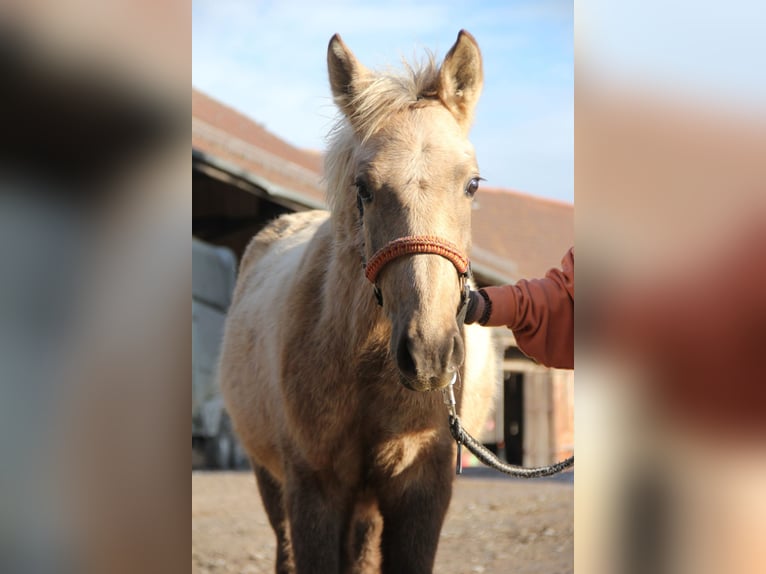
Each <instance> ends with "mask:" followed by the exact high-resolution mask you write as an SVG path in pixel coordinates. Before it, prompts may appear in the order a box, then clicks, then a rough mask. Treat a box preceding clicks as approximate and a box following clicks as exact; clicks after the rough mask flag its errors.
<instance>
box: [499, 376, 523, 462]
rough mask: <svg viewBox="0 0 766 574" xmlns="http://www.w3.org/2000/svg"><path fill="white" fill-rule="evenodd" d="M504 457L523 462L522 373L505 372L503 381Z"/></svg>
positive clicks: (508, 459)
mask: <svg viewBox="0 0 766 574" xmlns="http://www.w3.org/2000/svg"><path fill="white" fill-rule="evenodd" d="M503 414H504V416H503V419H504V420H503V425H504V432H503V435H504V438H505V458H506V460H507V461H508V462H510V463H511V464H523V463H524V373H507V374H506V376H505V380H504V381H503Z"/></svg>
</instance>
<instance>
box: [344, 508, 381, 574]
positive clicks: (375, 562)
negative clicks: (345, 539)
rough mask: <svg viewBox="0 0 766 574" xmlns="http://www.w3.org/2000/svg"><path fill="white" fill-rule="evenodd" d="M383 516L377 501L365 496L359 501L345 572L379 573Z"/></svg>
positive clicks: (352, 527)
mask: <svg viewBox="0 0 766 574" xmlns="http://www.w3.org/2000/svg"><path fill="white" fill-rule="evenodd" d="M382 531H383V518H382V517H381V515H380V511H379V510H378V504H377V501H376V500H374V499H373V498H365V499H363V500H360V501H358V502H357V506H356V509H355V512H354V516H353V519H352V521H351V527H350V531H349V543H348V553H349V556H348V559H347V560H348V562H347V564H346V567H345V568H344V572H349V573H350V574H377V573H379V572H380V535H381V533H382Z"/></svg>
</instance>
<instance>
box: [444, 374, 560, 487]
mask: <svg viewBox="0 0 766 574" xmlns="http://www.w3.org/2000/svg"><path fill="white" fill-rule="evenodd" d="M456 380H457V372H455V374H454V375H452V380H451V381H450V384H449V385H448V386H447V387H445V388H444V389H442V395H443V396H444V403H445V404H446V405H447V411H448V412H449V431H450V434H451V435H452V438H454V439H455V442H456V443H457V462H456V464H455V474H463V457H462V455H463V450H462V449H463V444H465V446H466V448H467V449H468V450H469V451H470V452H471V453H473V454H474V455H475V456H476V458H478V459H479V460H480V461H481V462H482V463H484V464H485V465H487V466H488V467H490V468H494V469H495V470H498V471H500V472H503V473H505V474H509V475H511V476H516V477H519V478H540V477H543V476H553V475H554V474H558V473H559V472H561V471H562V470H565V469H567V468H569V467H571V466H573V465H574V456H570V457H569V458H567V459H565V460H562V461H559V462H556V463H554V464H551V465H548V466H532V467H525V466H518V465H515V464H508V463H507V462H503V461H502V460H500V459H499V458H497V457H496V456H495V455H494V454H493V453H492V451H490V450H489V449H488V448H486V447H485V446H484V445H483V444H481V443H480V442H479V441H477V440H476V439H475V438H473V437H472V436H471V435H470V434H468V432H467V431H466V430H465V429H464V428H463V426H462V425H461V424H460V417H458V415H457V403H456V401H455V381H456Z"/></svg>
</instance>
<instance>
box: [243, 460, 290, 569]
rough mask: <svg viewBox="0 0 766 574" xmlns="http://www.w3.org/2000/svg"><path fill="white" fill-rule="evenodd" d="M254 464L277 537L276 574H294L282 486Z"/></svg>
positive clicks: (264, 505)
mask: <svg viewBox="0 0 766 574" xmlns="http://www.w3.org/2000/svg"><path fill="white" fill-rule="evenodd" d="M252 464H253V470H254V471H255V478H256V481H257V483H258V490H259V491H260V493H261V500H262V501H263V507H264V509H265V510H266V515H267V516H268V517H269V523H270V524H271V527H272V529H273V530H274V534H275V535H276V537H277V556H276V567H275V571H276V574H294V573H295V565H294V564H293V556H292V548H291V544H290V532H289V530H288V523H287V519H286V517H285V503H284V496H283V493H282V487H281V485H280V484H279V483H278V482H277V481H276V480H275V479H274V477H272V476H271V474H270V473H269V471H268V470H266V469H265V468H263V467H262V466H259V465H257V464H256V463H255V462H253V463H252Z"/></svg>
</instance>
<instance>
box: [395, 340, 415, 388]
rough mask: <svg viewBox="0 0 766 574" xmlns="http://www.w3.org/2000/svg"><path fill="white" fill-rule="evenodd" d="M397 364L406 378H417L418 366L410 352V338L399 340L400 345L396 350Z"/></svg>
mask: <svg viewBox="0 0 766 574" xmlns="http://www.w3.org/2000/svg"><path fill="white" fill-rule="evenodd" d="M396 364H397V366H398V367H399V370H400V371H401V372H402V374H403V375H404V376H406V377H410V378H411V379H414V378H415V377H416V376H417V366H416V365H415V359H413V357H412V352H411V351H410V339H409V337H401V338H400V339H399V345H398V346H397V349H396Z"/></svg>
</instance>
